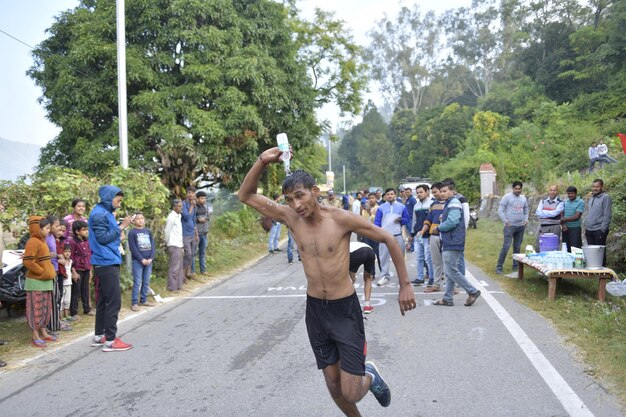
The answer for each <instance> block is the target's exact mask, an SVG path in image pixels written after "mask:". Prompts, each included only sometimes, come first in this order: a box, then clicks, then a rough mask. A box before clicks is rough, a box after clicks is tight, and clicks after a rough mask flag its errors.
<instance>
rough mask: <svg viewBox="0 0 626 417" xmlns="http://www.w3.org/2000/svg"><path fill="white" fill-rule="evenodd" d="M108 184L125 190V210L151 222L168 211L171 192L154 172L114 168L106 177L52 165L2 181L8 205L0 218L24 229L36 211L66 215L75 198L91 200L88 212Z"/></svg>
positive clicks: (2, 197)
mask: <svg viewBox="0 0 626 417" xmlns="http://www.w3.org/2000/svg"><path fill="white" fill-rule="evenodd" d="M105 184H113V185H117V186H118V187H120V188H121V189H122V190H123V191H124V202H123V203H122V210H123V212H128V213H131V212H133V211H136V210H141V211H142V212H144V214H145V216H146V219H148V221H149V220H150V219H158V218H160V217H162V216H163V215H164V213H166V209H167V207H168V202H167V199H168V197H169V191H168V190H167V188H165V186H164V185H163V184H162V183H161V181H160V179H159V178H158V177H157V176H155V175H153V174H149V173H145V172H140V171H136V170H133V169H128V170H124V169H122V168H114V169H112V170H111V171H109V172H107V173H105V174H104V175H103V176H102V177H99V178H91V177H88V176H87V175H85V174H83V173H81V172H80V171H77V170H74V169H68V168H60V167H52V168H49V169H46V170H42V171H40V172H38V173H36V174H34V175H31V176H27V177H25V178H22V179H19V180H18V181H15V182H8V181H7V182H3V183H2V184H0V201H2V202H3V204H4V205H5V208H6V211H4V212H0V221H1V222H2V223H3V224H4V225H6V226H7V227H8V228H9V229H16V228H18V229H20V228H21V227H23V226H24V224H25V221H26V219H27V218H28V216H30V215H33V214H39V215H57V216H65V215H66V214H68V213H70V212H71V202H72V200H73V199H75V198H82V199H84V200H85V201H86V202H87V214H88V213H89V210H90V208H91V207H93V206H94V205H95V204H97V203H98V201H99V198H98V189H99V188H100V187H101V186H102V185H105Z"/></svg>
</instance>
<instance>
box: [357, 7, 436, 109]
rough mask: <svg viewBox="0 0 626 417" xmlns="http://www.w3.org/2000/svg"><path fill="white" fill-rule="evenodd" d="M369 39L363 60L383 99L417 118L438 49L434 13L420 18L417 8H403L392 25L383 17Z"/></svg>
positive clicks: (420, 14)
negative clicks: (410, 112) (366, 62)
mask: <svg viewBox="0 0 626 417" xmlns="http://www.w3.org/2000/svg"><path fill="white" fill-rule="evenodd" d="M369 36H370V38H371V43H370V46H369V47H368V48H367V55H366V56H367V59H368V62H370V63H371V64H370V65H371V76H372V78H373V79H374V80H376V81H377V82H378V83H379V84H380V86H381V88H380V90H381V91H382V94H383V96H384V98H385V99H386V100H387V101H388V102H390V103H397V106H398V108H400V109H402V110H411V111H412V112H413V113H414V114H417V112H418V111H419V110H420V109H421V108H422V100H423V98H424V95H425V93H426V87H427V86H428V84H429V83H430V81H431V79H432V77H433V75H434V72H435V68H436V63H437V59H436V58H437V53H438V51H439V46H440V44H439V42H440V41H439V37H440V30H439V27H438V23H437V19H436V18H435V14H434V12H432V11H431V12H427V13H425V14H422V12H421V10H420V9H419V7H418V6H417V5H415V6H413V8H411V9H409V8H408V7H402V9H400V12H399V13H398V16H397V17H396V20H395V21H392V20H390V19H389V18H387V17H386V16H385V17H384V18H383V19H381V20H380V21H378V23H377V27H376V28H375V29H373V30H372V31H371V32H370V33H369Z"/></svg>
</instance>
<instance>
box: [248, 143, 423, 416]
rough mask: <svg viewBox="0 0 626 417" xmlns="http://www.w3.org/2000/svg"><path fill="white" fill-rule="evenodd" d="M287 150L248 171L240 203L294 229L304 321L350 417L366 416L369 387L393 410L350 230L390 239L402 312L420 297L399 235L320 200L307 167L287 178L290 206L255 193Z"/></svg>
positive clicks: (266, 154)
mask: <svg viewBox="0 0 626 417" xmlns="http://www.w3.org/2000/svg"><path fill="white" fill-rule="evenodd" d="M281 154H282V152H281V151H280V150H279V149H278V148H271V149H268V150H266V151H265V152H263V153H262V154H261V155H260V156H259V158H258V159H257V161H256V162H255V163H254V165H253V166H252V168H250V171H248V174H247V175H246V177H245V179H244V180H243V183H242V184H241V188H240V190H239V193H238V196H239V200H240V201H241V202H242V203H245V204H247V205H248V206H250V207H252V208H254V209H255V210H257V211H259V212H260V213H261V214H264V215H269V216H271V217H273V218H275V219H277V220H280V221H281V222H282V223H284V224H286V225H287V226H288V227H289V230H290V231H291V233H292V235H293V237H294V239H295V240H296V243H297V244H298V248H299V249H300V255H301V257H302V265H303V267H304V272H305V274H306V278H307V303H306V326H307V332H308V335H309V341H310V343H311V347H312V348H313V352H314V354H315V358H316V361H317V366H318V369H322V370H323V373H324V378H325V380H326V385H327V387H328V390H329V391H330V395H331V396H332V398H333V400H334V401H335V403H336V404H337V406H338V407H339V408H340V409H341V410H342V411H343V412H344V414H345V415H347V416H355V417H356V416H360V415H361V414H360V413H359V410H358V409H357V406H356V403H357V402H359V401H360V400H361V399H362V398H363V397H364V396H365V394H367V391H368V390H370V391H371V392H372V393H373V394H374V396H375V397H376V399H377V400H378V402H379V403H380V404H381V405H382V406H383V407H387V406H388V405H389V403H390V401H391V393H390V391H389V386H388V385H387V384H386V383H385V381H384V379H383V378H382V377H381V376H380V373H379V371H378V369H377V368H376V366H375V365H374V364H373V363H372V362H369V361H368V362H365V354H366V342H365V331H364V326H363V316H362V312H361V306H360V304H359V299H358V297H357V295H356V292H355V290H354V286H353V285H352V281H351V280H350V277H349V274H348V265H349V256H350V251H349V244H350V236H351V233H353V232H354V233H356V234H358V235H361V236H365V237H367V238H370V239H372V240H376V241H378V242H382V243H385V244H386V245H387V246H388V248H389V251H390V252H391V259H392V260H393V263H394V265H395V267H396V271H397V272H398V278H399V281H400V291H399V294H398V303H399V305H400V313H401V314H402V315H404V313H405V311H408V310H412V309H414V308H415V307H416V303H415V294H414V293H413V289H412V286H411V283H410V282H409V276H408V273H407V270H406V266H405V264H404V258H403V256H402V250H401V248H400V246H399V245H398V243H397V241H396V239H395V238H394V237H393V236H392V235H391V234H389V233H388V232H386V231H384V230H383V229H381V228H379V227H376V226H374V225H373V224H371V223H368V222H367V221H365V220H364V219H363V218H362V217H360V216H356V215H354V214H353V213H351V212H349V211H346V210H341V209H336V208H333V207H322V206H321V205H320V204H319V203H318V197H319V194H320V190H319V188H318V187H317V185H316V184H315V180H314V179H313V177H312V176H311V175H310V174H308V173H306V172H304V171H301V170H298V171H295V172H293V173H292V174H291V175H289V176H288V177H287V178H286V179H285V181H284V182H283V190H282V191H283V194H284V195H285V202H286V203H287V206H285V205H279V204H277V203H275V202H274V201H272V200H270V199H269V198H267V197H265V196H263V195H260V194H257V188H258V183H259V178H260V177H261V174H262V173H263V169H264V168H265V166H266V165H268V164H270V163H276V162H281V161H280V156H281ZM292 155H293V152H292Z"/></svg>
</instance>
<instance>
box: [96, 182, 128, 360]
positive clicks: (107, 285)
mask: <svg viewBox="0 0 626 417" xmlns="http://www.w3.org/2000/svg"><path fill="white" fill-rule="evenodd" d="M98 195H99V196H100V202H99V203H98V204H96V206H95V207H94V208H93V210H91V214H90V215H89V247H90V248H91V265H92V266H93V269H94V275H95V276H97V277H98V280H97V281H96V285H97V287H98V288H97V290H98V293H99V297H98V302H97V304H96V326H95V336H94V337H93V341H92V343H91V346H93V347H102V350H103V351H104V352H115V351H124V350H129V349H131V348H132V347H133V345H130V344H128V343H124V342H122V340H121V339H120V338H119V337H117V336H116V334H117V316H118V314H119V312H120V307H121V306H122V294H121V291H120V265H121V264H122V254H121V252H120V243H121V237H122V231H123V230H124V229H126V228H127V227H128V225H129V224H130V222H131V216H127V217H125V218H124V219H123V220H122V222H121V223H120V224H119V225H118V224H117V221H116V220H115V216H114V215H113V213H114V212H115V210H117V209H118V208H120V206H121V205H122V200H123V199H124V193H122V190H121V189H119V188H118V187H115V186H113V185H103V186H102V187H100V190H99V191H98Z"/></svg>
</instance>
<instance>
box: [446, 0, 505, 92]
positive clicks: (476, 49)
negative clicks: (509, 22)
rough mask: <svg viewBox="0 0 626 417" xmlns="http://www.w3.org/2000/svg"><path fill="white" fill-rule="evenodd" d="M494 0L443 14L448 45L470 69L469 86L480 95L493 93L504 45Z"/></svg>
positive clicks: (483, 0)
mask: <svg viewBox="0 0 626 417" xmlns="http://www.w3.org/2000/svg"><path fill="white" fill-rule="evenodd" d="M494 3H495V2H494V1H491V0H482V1H474V2H473V3H472V7H471V9H470V8H466V7H461V8H458V9H455V10H452V11H449V12H447V13H446V14H445V16H444V17H443V22H444V25H445V27H446V34H447V35H448V46H449V47H451V48H452V50H453V51H454V54H455V57H456V59H457V60H458V63H459V64H461V65H463V66H465V67H466V68H468V69H469V70H470V72H469V74H468V75H470V77H464V78H463V81H464V84H465V87H466V88H467V89H468V90H469V91H471V92H472V94H474V95H475V96H476V97H482V96H484V95H485V94H487V93H489V88H490V86H491V83H492V82H493V79H494V77H495V75H496V71H497V69H498V68H497V65H498V63H499V62H500V55H501V54H502V50H503V49H502V48H503V37H502V33H501V31H500V30H498V29H496V27H497V26H496V23H497V22H498V21H499V20H500V13H499V9H498V8H497V7H496V6H495V5H494Z"/></svg>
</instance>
